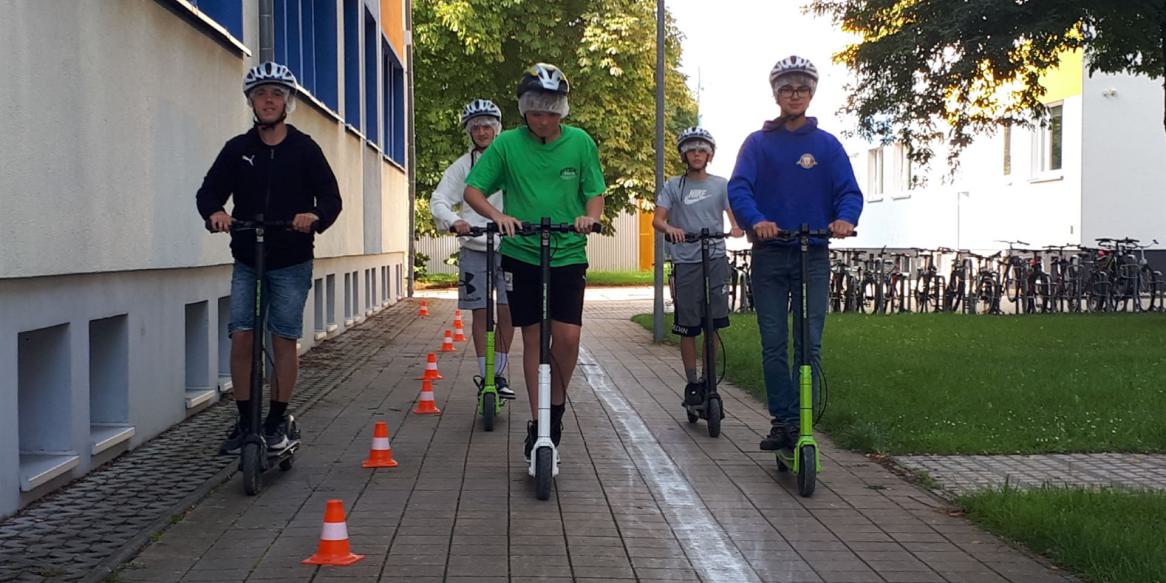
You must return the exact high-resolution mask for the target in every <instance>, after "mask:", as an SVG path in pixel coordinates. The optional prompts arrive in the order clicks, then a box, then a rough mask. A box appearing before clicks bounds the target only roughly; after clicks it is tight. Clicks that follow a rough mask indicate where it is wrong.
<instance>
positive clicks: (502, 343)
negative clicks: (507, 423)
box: [429, 99, 514, 399]
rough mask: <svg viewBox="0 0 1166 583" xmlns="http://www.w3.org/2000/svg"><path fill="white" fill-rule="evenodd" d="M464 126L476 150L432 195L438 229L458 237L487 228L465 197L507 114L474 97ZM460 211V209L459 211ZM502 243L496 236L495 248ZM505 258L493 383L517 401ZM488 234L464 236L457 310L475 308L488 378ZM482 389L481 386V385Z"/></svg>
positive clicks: (498, 281)
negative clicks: (510, 379)
mask: <svg viewBox="0 0 1166 583" xmlns="http://www.w3.org/2000/svg"><path fill="white" fill-rule="evenodd" d="M462 128H464V129H465V130H466V133H467V134H469V136H470V141H471V143H472V144H473V147H472V148H470V151H469V152H467V153H466V154H465V155H463V156H462V157H460V158H458V159H457V160H456V161H454V163H453V164H451V165H450V166H449V168H446V169H445V173H444V174H442V176H441V182H440V183H438V185H437V189H436V190H434V191H433V197H432V198H431V199H430V203H429V208H430V211H431V212H432V213H433V222H434V223H435V224H436V226H437V228H438V230H440V231H448V230H449V229H450V228H451V227H452V228H453V229H454V230H456V231H457V232H458V234H462V235H464V234H466V233H469V231H470V227H484V226H486V223H487V222H488V221H487V219H486V218H485V217H483V216H482V215H479V214H478V213H476V212H474V209H472V208H470V205H468V204H465V203H464V200H463V199H462V194H463V193H464V192H465V190H466V182H465V180H466V176H467V175H469V173H470V169H471V168H473V166H474V162H477V160H478V156H480V155H481V154H482V152H484V151H485V150H486V148H488V147H489V146H490V143H491V142H493V141H494V138H495V137H497V136H498V134H499V133H501V132H502V110H500V109H498V106H497V105H494V103H493V102H492V101H490V100H488V99H475V100H474V101H471V102H470V103H468V104H466V106H465V107H464V108H462ZM487 200H488V201H489V203H490V204H491V205H494V207H495V208H497V209H499V210H501V209H502V192H501V191H499V192H495V193H494V194H492V195H490V197H489V198H488V199H487ZM455 209H456V210H455ZM498 243H499V239H498V238H497V235H495V240H494V248H495V249H497V248H498ZM501 266H502V256H501V255H500V254H495V255H494V265H493V266H491V268H492V269H494V282H495V286H494V288H495V290H496V291H495V303H496V305H497V306H498V308H497V316H496V318H495V323H496V325H497V327H496V331H497V340H498V343H497V345H496V350H497V352H496V353H495V358H494V383H495V385H496V386H497V388H498V396H499V397H502V398H503V399H513V398H514V391H512V390H511V389H510V386H509V383H507V381H506V377H505V376H503V373H505V371H506V365H507V364H508V361H509V350H510V341H511V339H513V338H514V326H513V325H512V324H511V323H510V307H509V305H508V304H507V300H506V281H505V278H504V277H503V274H502V267H501ZM486 268H487V266H486V235H480V236H477V237H473V238H469V237H462V238H461V250H460V251H459V252H458V271H459V273H458V307H459V308H461V309H463V310H470V314H471V324H470V326H471V328H472V329H473V336H474V351H475V352H476V353H477V355H478V372H479V374H481V375H482V376H483V377H484V376H485V375H486V356H485V346H486V296H485V294H484V293H483V292H484V291H485V289H484V288H485V285H486ZM478 388H479V389H481V383H480V382H479V387H478Z"/></svg>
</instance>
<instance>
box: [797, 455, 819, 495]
mask: <svg viewBox="0 0 1166 583" xmlns="http://www.w3.org/2000/svg"><path fill="white" fill-rule="evenodd" d="M816 454H817V449H816V448H815V447H814V446H812V445H807V446H804V447H802V449H801V450H800V451H798V456H800V459H799V460H798V465H799V466H800V467H799V468H798V494H801V495H802V497H803V498H809V497H810V496H813V495H814V486H816V485H817V483H818V456H817V455H816Z"/></svg>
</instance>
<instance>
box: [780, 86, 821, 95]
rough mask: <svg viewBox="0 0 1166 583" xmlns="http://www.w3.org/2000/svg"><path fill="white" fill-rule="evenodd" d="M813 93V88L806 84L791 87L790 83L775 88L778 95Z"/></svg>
mask: <svg viewBox="0 0 1166 583" xmlns="http://www.w3.org/2000/svg"><path fill="white" fill-rule="evenodd" d="M813 93H814V90H813V89H810V87H809V86H808V85H802V86H800V87H793V86H790V85H786V86H784V87H782V88H781V89H778V90H777V95H778V97H794V96H796V97H806V96H809V95H813Z"/></svg>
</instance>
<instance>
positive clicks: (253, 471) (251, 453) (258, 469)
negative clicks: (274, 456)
mask: <svg viewBox="0 0 1166 583" xmlns="http://www.w3.org/2000/svg"><path fill="white" fill-rule="evenodd" d="M240 455H241V459H240V461H239V465H240V466H242V470H243V491H244V492H246V493H247V495H248V496H254V495H256V494H258V493H259V492H260V491H262V490H263V459H262V458H263V452H261V451H259V444H258V443H247V444H244V445H243V452H242V453H241V454H240Z"/></svg>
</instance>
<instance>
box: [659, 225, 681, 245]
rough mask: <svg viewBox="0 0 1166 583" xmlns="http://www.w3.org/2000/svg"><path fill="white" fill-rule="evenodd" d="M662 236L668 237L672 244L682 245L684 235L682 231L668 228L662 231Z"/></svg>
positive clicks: (677, 228) (676, 228)
mask: <svg viewBox="0 0 1166 583" xmlns="http://www.w3.org/2000/svg"><path fill="white" fill-rule="evenodd" d="M664 236H665V237H668V240H669V241H672V242H673V243H683V242H684V241H685V236H686V235H685V233H684V229H681V228H679V227H672V226H669V227H668V228H667V229H664Z"/></svg>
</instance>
